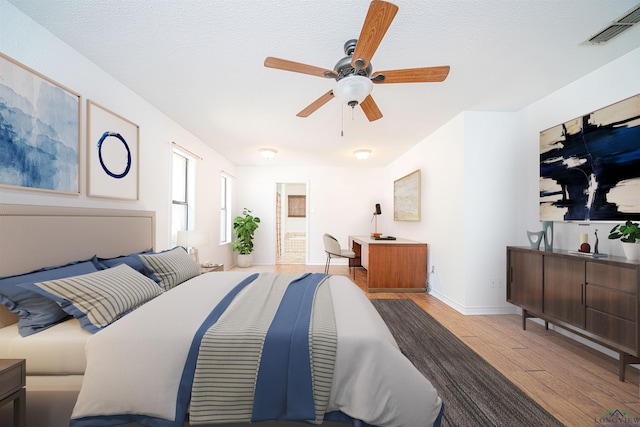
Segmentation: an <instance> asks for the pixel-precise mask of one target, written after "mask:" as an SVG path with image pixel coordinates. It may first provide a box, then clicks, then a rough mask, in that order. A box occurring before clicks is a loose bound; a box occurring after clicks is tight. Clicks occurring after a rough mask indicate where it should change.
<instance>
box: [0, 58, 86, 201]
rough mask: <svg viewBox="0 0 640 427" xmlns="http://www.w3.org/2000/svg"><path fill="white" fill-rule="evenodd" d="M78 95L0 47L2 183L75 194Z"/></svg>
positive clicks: (16, 186)
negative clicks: (4, 52) (12, 56)
mask: <svg viewBox="0 0 640 427" xmlns="http://www.w3.org/2000/svg"><path fill="white" fill-rule="evenodd" d="M79 164H80V95H78V94H77V93H75V92H73V91H71V90H69V89H67V88H66V87H64V86H62V85H60V84H58V83H56V82H54V81H53V80H51V79H49V78H47V77H45V76H44V75H42V74H40V73H38V72H37V71H34V70H32V69H31V68H29V67H27V66H25V65H23V64H21V63H19V62H17V61H15V60H13V59H11V58H9V57H8V56H6V55H3V54H1V53H0V186H3V187H13V188H20V189H27V190H39V191H50V192H59V193H66V194H75V195H77V194H79V193H80V187H79Z"/></svg>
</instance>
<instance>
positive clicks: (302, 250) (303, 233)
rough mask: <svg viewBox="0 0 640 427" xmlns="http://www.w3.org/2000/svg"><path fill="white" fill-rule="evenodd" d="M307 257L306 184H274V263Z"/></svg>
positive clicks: (300, 259) (297, 260) (296, 260)
mask: <svg viewBox="0 0 640 427" xmlns="http://www.w3.org/2000/svg"><path fill="white" fill-rule="evenodd" d="M306 258H307V184H305V183H278V184H276V264H304V263H305V262H306Z"/></svg>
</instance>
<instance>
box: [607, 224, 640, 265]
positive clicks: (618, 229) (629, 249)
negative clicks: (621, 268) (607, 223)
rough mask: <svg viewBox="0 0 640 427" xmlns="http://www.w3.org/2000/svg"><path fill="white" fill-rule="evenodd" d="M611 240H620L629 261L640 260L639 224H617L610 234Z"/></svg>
mask: <svg viewBox="0 0 640 427" xmlns="http://www.w3.org/2000/svg"><path fill="white" fill-rule="evenodd" d="M609 239H619V240H620V242H621V243H622V250H623V251H624V255H625V256H626V257H627V259H630V260H634V261H635V260H638V259H640V227H639V224H638V223H637V222H631V221H627V222H625V223H624V224H616V225H615V226H614V227H613V228H612V229H611V231H610V232H609Z"/></svg>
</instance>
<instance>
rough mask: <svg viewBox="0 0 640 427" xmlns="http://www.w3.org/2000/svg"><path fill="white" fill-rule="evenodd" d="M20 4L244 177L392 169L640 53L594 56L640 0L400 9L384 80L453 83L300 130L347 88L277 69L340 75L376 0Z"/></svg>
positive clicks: (615, 43)
mask: <svg viewBox="0 0 640 427" xmlns="http://www.w3.org/2000/svg"><path fill="white" fill-rule="evenodd" d="M9 1H10V2H11V3H12V4H13V5H15V6H16V7H17V8H19V9H20V10H22V11H23V12H24V13H25V14H27V15H28V16H30V17H31V18H32V19H34V20H35V21H37V22H38V23H40V24H41V25H42V26H44V27H45V28H47V29H48V30H49V31H51V32H52V33H53V34H55V35H56V36H57V37H59V38H60V39H62V40H63V41H64V42H66V43H67V44H69V45H70V46H72V47H73V48H74V49H76V50H77V51H78V52H80V53H81V54H83V55H84V56H86V57H87V58H88V59H90V60H91V61H93V62H94V63H95V64H97V65H98V66H99V67H101V68H102V69H104V70H105V71H106V72H108V73H109V74H110V75H112V76H113V77H115V78H116V79H118V80H119V81H121V82H122V83H123V84H125V85H126V86H128V87H129V88H130V89H131V90H133V91H134V92H136V93H137V94H139V95H140V96H141V97H142V98H144V99H146V100H147V101H148V102H149V103H151V104H153V105H154V106H156V107H157V108H158V109H159V110H160V111H162V112H163V113H165V114H166V115H167V116H169V117H171V118H172V119H174V120H175V121H176V122H178V123H179V124H181V125H182V126H183V127H185V128H186V129H188V130H189V131H191V132H192V133H193V134H194V135H196V136H197V137H199V138H200V139H202V140H203V141H204V142H206V143H207V144H209V145H210V146H211V147H213V148H214V149H215V150H216V151H217V152H219V153H220V154H221V155H223V156H224V157H226V158H227V159H229V160H230V161H231V162H233V163H234V164H236V165H267V164H269V165H278V166H280V165H282V166H285V165H291V166H293V165H301V166H305V165H330V166H381V165H386V164H388V163H389V162H391V161H392V160H393V159H395V158H396V157H398V156H399V155H400V154H402V153H403V152H405V151H406V150H407V149H409V148H410V147H412V146H413V145H415V144H416V143H418V142H419V141H421V140H422V139H424V138H425V137H427V136H428V135H429V134H430V133H432V132H433V131H435V130H436V129H438V128H439V127H440V126H442V125H443V124H444V123H446V122H447V121H448V120H450V119H451V118H453V117H454V116H455V115H457V114H458V113H460V112H461V111H465V110H488V111H517V110H519V109H521V108H523V107H525V106H527V105H528V104H530V103H532V102H534V101H536V100H538V99H540V98H542V97H544V96H545V95H547V94H549V93H552V92H554V91H555V90H557V89H559V88H561V87H562V86H564V85H566V84H568V83H570V82H572V81H574V80H576V79H578V78H580V77H581V76H583V75H585V74H588V73H589V72H591V71H593V70H595V69H597V68H599V67H601V66H603V65H605V64H606V63H608V62H610V61H611V60H613V59H615V58H617V57H619V56H621V55H623V54H625V53H627V52H629V51H631V50H633V49H635V48H637V47H639V46H640V26H636V28H633V29H631V30H628V31H626V32H624V33H622V34H621V35H620V36H618V37H617V38H615V39H613V40H612V41H610V42H608V43H606V44H603V45H585V44H583V42H584V41H585V40H586V39H588V38H589V37H590V36H592V35H593V34H595V33H596V32H598V31H599V30H600V29H602V28H603V27H604V26H606V25H607V24H609V23H610V22H611V21H613V20H615V19H617V18H619V17H620V16H621V15H622V14H623V13H625V12H626V11H628V10H629V9H631V8H632V7H634V6H635V5H637V4H638V1H637V0H616V1H612V0H562V1H559V0H397V1H396V2H395V3H396V4H397V5H398V6H399V11H398V14H397V15H396V18H395V20H394V21H393V23H392V24H391V27H390V29H389V31H388V32H387V34H386V36H385V38H384V39H383V41H382V43H381V45H380V47H379V48H378V50H377V52H376V54H375V56H374V57H373V59H372V64H373V67H374V71H375V70H390V69H397V68H414V67H427V66H437V65H450V66H451V72H450V74H449V77H448V78H447V80H445V82H443V83H413V84H388V85H376V86H374V88H373V92H372V96H373V97H374V99H375V101H376V103H377V104H378V107H379V108H380V110H381V111H382V113H383V115H384V117H383V118H382V119H380V120H378V121H375V122H369V121H368V120H367V119H366V117H365V116H364V114H363V113H362V110H360V109H359V108H356V109H355V111H353V112H352V111H351V109H350V108H349V107H347V106H342V105H341V104H340V102H339V101H338V100H337V99H334V100H332V101H330V102H329V103H328V104H326V105H325V106H323V107H322V108H320V109H319V110H318V111H316V112H315V113H314V114H312V115H311V116H310V117H308V118H298V117H296V113H297V112H299V111H300V110H301V109H303V108H304V107H306V106H307V105H308V104H310V103H311V102H312V101H314V100H315V99H316V98H318V97H319V96H320V95H322V94H323V93H325V92H327V91H328V90H329V89H331V88H332V83H334V81H333V80H328V79H323V78H319V77H313V76H309V75H305V74H296V73H291V72H286V71H281V70H274V69H269V68H265V67H264V66H263V62H264V59H265V57H267V56H275V57H279V58H283V59H288V60H292V61H297V62H303V63H307V64H310V65H314V66H318V67H322V68H328V69H332V68H333V66H334V65H335V63H336V62H337V61H338V60H339V59H340V58H342V57H343V56H344V52H343V50H342V49H343V44H344V42H345V41H347V40H348V39H351V38H357V37H358V36H359V34H360V29H361V27H362V23H363V22H364V17H365V15H366V12H367V9H368V6H369V1H366V0H357V1H354V0H322V1H311V0H309V1H300V0H235V1H234V0H226V1H219V0H208V1H196V0H153V1H149V0H55V1H52V0H9ZM342 131H343V133H344V134H343V135H341V133H342ZM265 146H268V147H273V148H276V149H277V150H278V155H277V156H276V157H275V158H274V159H272V160H269V161H268V162H267V161H265V160H264V159H262V158H261V157H260V156H259V153H258V148H260V147H265ZM359 148H369V149H371V150H372V152H373V153H372V155H371V157H370V158H369V159H368V160H366V161H359V160H356V159H355V157H354V156H353V155H352V153H353V151H354V150H356V149H359Z"/></svg>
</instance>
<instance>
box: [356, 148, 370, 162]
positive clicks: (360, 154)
mask: <svg viewBox="0 0 640 427" xmlns="http://www.w3.org/2000/svg"><path fill="white" fill-rule="evenodd" d="M353 154H354V155H355V156H356V157H357V158H358V160H364V159H366V158H367V157H369V155H370V154H371V150H356V151H354V152H353Z"/></svg>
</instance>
